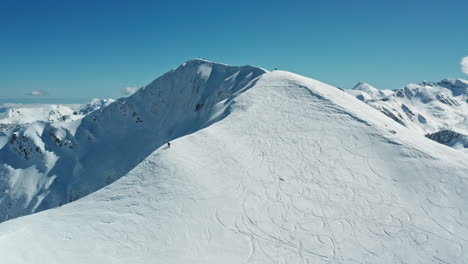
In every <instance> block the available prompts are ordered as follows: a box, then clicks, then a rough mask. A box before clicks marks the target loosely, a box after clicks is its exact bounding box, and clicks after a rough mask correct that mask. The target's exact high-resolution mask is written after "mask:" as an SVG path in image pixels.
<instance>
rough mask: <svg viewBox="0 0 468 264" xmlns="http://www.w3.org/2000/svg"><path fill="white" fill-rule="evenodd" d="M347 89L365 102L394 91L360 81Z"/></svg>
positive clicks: (380, 97)
mask: <svg viewBox="0 0 468 264" xmlns="http://www.w3.org/2000/svg"><path fill="white" fill-rule="evenodd" d="M346 91H347V93H349V94H351V95H353V96H354V97H356V98H357V99H359V100H361V101H364V102H366V101H372V100H377V99H382V98H384V97H386V96H388V95H390V94H392V93H393V91H390V90H379V89H377V88H375V87H374V86H372V85H370V84H368V83H366V82H359V83H357V84H356V85H355V86H354V87H353V88H352V89H350V90H346Z"/></svg>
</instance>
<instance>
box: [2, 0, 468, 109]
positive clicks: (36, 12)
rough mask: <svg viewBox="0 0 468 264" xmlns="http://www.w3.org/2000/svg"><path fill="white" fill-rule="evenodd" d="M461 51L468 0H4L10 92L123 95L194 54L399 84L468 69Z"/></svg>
mask: <svg viewBox="0 0 468 264" xmlns="http://www.w3.org/2000/svg"><path fill="white" fill-rule="evenodd" d="M464 56H468V1H467V0H445V1H435V0H426V1H411V0H406V1H401V0H392V1H390V0H388V1H380V0H365V1H360V0H345V1H338V0H335V1H333V0H329V1H313V0H308V1H294V0H291V1H271V0H270V1H255V0H250V1H244V0H238V1H222V0H217V1H211V0H207V1H203V0H199V1H194V0H192V1H185V0H176V1H156V0H155V1H118V0H115V1H98V0H94V1H87V0H80V1H68V0H60V1H51V0H41V1H36V0H34V1H27V0H0V100H2V101H4V100H7V99H5V98H28V97H41V95H42V97H41V98H55V99H57V98H67V99H69V100H72V99H73V100H75V99H87V98H92V97H97V98H109V97H112V98H116V97H120V96H122V93H121V91H122V90H123V89H124V88H126V87H132V86H144V85H146V84H148V83H149V82H150V81H151V80H153V79H155V78H157V77H158V76H160V75H161V74H163V73H164V72H166V71H169V70H170V69H173V68H175V67H177V66H178V65H179V64H182V63H183V62H184V61H187V60H189V59H192V58H196V57H203V58H205V59H207V60H211V61H216V62H223V63H227V64H232V65H245V64H250V65H255V66H260V67H263V68H266V69H273V68H275V67H277V68H278V69H282V70H288V71H292V72H296V73H299V74H302V75H305V76H308V77H311V78H314V79H318V80H320V81H323V82H326V83H329V84H332V85H335V86H339V87H342V88H351V87H353V86H354V85H355V84H356V83H357V82H358V81H366V82H368V83H370V84H372V85H374V86H376V87H378V88H381V89H384V88H385V89H395V88H399V87H401V86H404V85H405V84H407V83H410V82H418V81H421V80H429V81H438V80H440V79H443V78H465V79H468V75H465V74H463V73H462V72H461V70H460V61H461V59H462V57H464ZM33 91H36V93H34V94H33V95H31V93H32V92H33ZM27 94H30V95H29V96H28V95H27ZM44 94H45V95H44ZM15 100H16V99H15Z"/></svg>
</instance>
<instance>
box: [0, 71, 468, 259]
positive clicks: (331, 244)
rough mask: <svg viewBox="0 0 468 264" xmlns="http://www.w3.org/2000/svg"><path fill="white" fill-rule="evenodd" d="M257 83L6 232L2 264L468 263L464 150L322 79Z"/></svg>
mask: <svg viewBox="0 0 468 264" xmlns="http://www.w3.org/2000/svg"><path fill="white" fill-rule="evenodd" d="M204 65H206V64H200V65H199V66H198V67H200V68H202V67H203V68H204V67H205V66H204ZM209 65H212V64H209ZM212 67H213V68H215V67H217V66H212ZM214 72H216V71H215V70H213V71H212V72H211V74H213V73H214ZM178 76H179V77H180V76H182V75H178ZM204 76H210V74H209V73H207V74H206V75H204ZM192 77H195V76H192ZM192 77H190V78H192ZM168 84H169V83H168ZM195 86H196V85H195ZM170 87H173V86H170ZM191 87H193V86H188V87H187V88H188V90H189V91H191ZM249 87H251V88H250V89H247V90H243V92H241V93H237V94H233V95H231V96H229V97H226V98H225V99H226V100H220V101H218V102H217V103H215V102H213V104H212V108H210V109H212V110H211V111H210V112H211V113H215V114H212V115H210V116H213V115H214V116H218V115H219V114H220V113H223V114H222V116H224V118H223V119H217V120H218V122H215V123H213V124H212V125H211V126H208V127H206V126H198V127H199V128H202V127H205V128H204V129H202V130H199V131H197V132H196V133H193V134H190V135H188V136H184V137H181V138H178V139H177V140H174V141H173V142H172V143H173V144H172V146H171V148H169V149H168V148H166V147H165V146H163V147H160V148H159V149H158V150H156V151H155V152H154V153H152V154H151V155H150V156H149V157H147V158H146V159H144V160H143V162H141V163H139V164H138V165H137V166H136V167H135V168H134V169H132V170H131V171H130V172H129V173H128V174H126V175H125V176H124V177H123V178H121V179H119V180H118V181H116V182H114V183H113V184H111V185H109V186H107V187H106V188H104V189H102V190H99V191H98V192H95V193H93V194H91V195H89V196H87V197H85V198H83V199H80V200H79V201H76V202H73V203H70V204H67V205H65V206H62V207H59V208H56V209H53V210H48V211H44V212H41V213H38V214H34V215H31V216H26V217H22V218H18V219H14V220H11V221H7V222H4V223H2V224H0V255H1V259H2V262H3V261H4V262H5V263H33V262H34V263H464V262H466V259H468V252H467V250H466V249H467V247H468V242H467V237H468V203H467V201H468V196H467V194H468V177H467V175H468V165H467V156H466V155H465V154H463V153H461V152H459V151H456V150H453V149H451V148H449V147H446V146H443V145H440V144H438V143H436V142H433V141H431V140H429V139H427V138H425V137H423V136H420V135H418V134H417V133H414V132H413V131H410V130H409V129H407V128H405V127H403V126H400V125H398V124H397V123H395V122H393V121H392V120H390V119H388V118H386V117H385V116H384V115H383V114H381V113H379V112H378V111H375V110H374V109H372V108H371V107H369V106H367V105H365V104H362V103H361V102H359V101H358V100H355V99H353V98H352V97H351V96H350V95H348V94H346V93H345V92H343V91H340V90H339V89H336V88H334V87H331V86H328V85H326V84H323V83H320V82H318V81H315V80H311V79H308V78H304V77H301V76H298V75H295V74H291V73H287V72H281V71H275V72H271V73H265V74H263V75H261V76H260V79H259V80H258V81H257V82H256V83H255V84H252V85H251V86H249ZM169 90H171V89H169ZM145 91H146V92H148V91H152V89H150V88H147V89H145ZM146 92H145V93H146ZM142 93H144V92H142ZM190 94H191V93H190ZM146 95H147V94H146ZM140 98H141V97H140V96H139V95H136V97H135V98H134V100H137V99H140ZM165 98H166V100H168V98H167V97H165ZM140 100H143V98H141V99H140ZM153 100H154V99H153ZM195 101H197V100H194V102H195ZM181 103H182V104H183V105H185V104H186V102H181ZM113 105H119V104H116V103H114V104H113ZM135 105H140V104H132V107H135ZM110 107H112V105H111V106H110ZM110 107H108V108H107V109H109V108H110ZM147 107H150V106H147ZM150 109H151V108H150ZM205 109H206V108H205ZM105 111H110V110H106V109H104V112H105ZM138 116H139V117H141V118H142V120H145V123H146V122H147V121H146V120H147V117H146V116H140V113H139V114H138ZM95 117H96V118H98V117H99V116H95ZM101 118H102V116H101ZM109 118H110V117H109ZM175 118H183V113H180V115H176V117H175ZM91 121H92V120H88V121H87V122H91ZM106 122H109V123H110V122H111V120H110V119H108V120H107V121H106ZM109 123H107V124H106V125H109ZM182 124H186V123H179V124H178V125H182ZM194 127H196V126H194ZM103 128H104V126H102V128H101V129H103ZM173 128H174V129H175V128H176V126H174V127H173ZM122 129H123V130H125V129H126V127H123V128H122ZM187 132H190V130H188V129H185V133H187ZM194 132H195V131H194ZM102 133H104V132H102ZM135 133H136V132H135ZM155 133H156V132H155ZM77 134H78V132H77ZM178 135H183V134H182V131H180V133H178ZM140 136H142V135H141V134H137V133H136V134H135V137H140ZM173 136H174V138H175V137H176V136H177V135H176V134H173ZM162 143H163V142H159V144H160V145H162ZM124 150H125V149H124V148H122V150H121V151H124ZM110 158H113V157H110ZM120 161H123V159H122V160H120ZM97 176H99V175H96V177H97Z"/></svg>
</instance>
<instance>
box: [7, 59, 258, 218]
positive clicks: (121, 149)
mask: <svg viewBox="0 0 468 264" xmlns="http://www.w3.org/2000/svg"><path fill="white" fill-rule="evenodd" d="M263 73H265V71H264V70H262V69H259V68H255V67H251V66H244V67H233V66H227V65H223V64H214V63H210V62H206V61H203V60H192V61H189V62H187V63H185V64H184V65H181V66H180V67H178V68H177V69H175V70H172V71H170V72H168V73H166V74H165V75H163V76H161V77H160V78H158V79H156V80H155V81H154V82H152V83H151V84H149V85H148V86H146V87H145V88H144V89H140V90H139V91H138V92H136V93H135V94H133V95H132V96H130V97H127V98H121V99H119V100H117V101H115V102H113V103H111V104H110V105H108V106H107V107H104V108H101V109H99V110H97V111H93V112H91V113H89V114H88V115H86V116H85V117H84V118H83V119H80V120H78V121H75V122H71V123H68V124H67V125H66V126H65V125H64V124H62V123H46V122H35V123H32V124H30V125H28V126H22V127H18V128H16V129H15V130H14V131H13V133H12V135H11V137H10V138H9V140H8V143H7V144H6V145H5V146H4V147H3V148H2V149H1V150H0V190H3V193H2V194H0V221H4V220H8V219H11V218H14V217H18V216H22V215H25V214H30V213H33V212H37V211H41V210H44V209H49V208H53V207H57V206H60V205H63V204H65V203H67V202H71V201H74V200H76V199H78V198H81V197H83V196H85V195H87V194H89V193H91V192H94V191H96V190H98V189H100V188H102V187H104V186H106V185H108V184H110V183H112V182H113V181H115V180H117V179H118V178H120V177H122V176H123V175H125V174H126V173H127V172H128V171H130V170H131V169H133V168H134V167H135V166H137V165H138V164H139V163H140V162H141V161H142V160H143V159H145V158H146V157H147V156H148V155H149V154H151V153H152V152H153V151H154V150H155V149H157V148H158V147H159V146H160V145H161V144H163V143H164V142H166V141H167V140H171V139H173V138H177V137H180V136H182V135H186V134H188V133H191V132H194V131H197V130H199V129H200V128H202V127H204V126H207V125H209V124H210V123H212V122H214V121H215V120H216V119H217V118H219V117H220V116H218V115H220V114H221V112H219V110H218V109H216V108H213V106H214V105H216V104H217V103H219V102H221V101H223V100H225V99H227V98H228V97H230V96H231V95H233V94H234V93H236V92H238V91H240V90H242V89H244V88H248V86H249V85H253V83H254V81H255V80H256V78H257V77H258V76H259V75H261V74H263Z"/></svg>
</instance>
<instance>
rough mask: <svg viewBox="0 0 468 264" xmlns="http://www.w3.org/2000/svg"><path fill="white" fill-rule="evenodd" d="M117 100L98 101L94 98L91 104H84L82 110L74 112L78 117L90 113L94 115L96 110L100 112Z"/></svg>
mask: <svg viewBox="0 0 468 264" xmlns="http://www.w3.org/2000/svg"><path fill="white" fill-rule="evenodd" d="M114 101H115V100H114V99H97V98H94V99H92V100H91V102H89V103H87V104H84V105H82V106H80V108H79V109H78V110H77V111H75V112H74V114H78V115H87V114H89V113H92V112H94V111H96V110H99V109H101V108H104V107H106V106H108V105H110V104H111V103H113V102H114Z"/></svg>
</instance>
